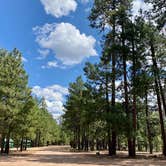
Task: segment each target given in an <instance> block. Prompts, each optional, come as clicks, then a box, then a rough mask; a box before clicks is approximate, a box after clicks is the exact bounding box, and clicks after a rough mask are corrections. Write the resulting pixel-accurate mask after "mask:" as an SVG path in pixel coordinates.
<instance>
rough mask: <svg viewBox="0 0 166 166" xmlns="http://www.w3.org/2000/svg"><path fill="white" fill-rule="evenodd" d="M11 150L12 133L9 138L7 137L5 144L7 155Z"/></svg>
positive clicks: (8, 135)
mask: <svg viewBox="0 0 166 166" xmlns="http://www.w3.org/2000/svg"><path fill="white" fill-rule="evenodd" d="M9 148H10V132H9V133H8V134H7V137H6V144H5V153H6V154H9Z"/></svg>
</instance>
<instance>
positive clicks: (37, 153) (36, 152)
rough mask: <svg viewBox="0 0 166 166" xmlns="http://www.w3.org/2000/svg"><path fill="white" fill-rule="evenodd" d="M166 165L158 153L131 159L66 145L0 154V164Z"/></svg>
mask: <svg viewBox="0 0 166 166" xmlns="http://www.w3.org/2000/svg"><path fill="white" fill-rule="evenodd" d="M79 165H80V166H84V165H89V166H160V165H161V166H166V158H165V157H163V156H162V155H159V154H153V155H149V154H148V153H138V154H137V157H136V158H134V159H132V158H128V157H127V152H118V155H117V157H109V156H107V154H106V152H100V155H96V152H72V151H70V148H69V147H68V146H49V147H42V148H31V149H29V150H28V151H26V152H23V153H20V152H15V151H14V152H11V154H10V155H9V156H0V166H79Z"/></svg>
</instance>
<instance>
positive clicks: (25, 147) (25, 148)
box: [24, 138, 28, 151]
mask: <svg viewBox="0 0 166 166" xmlns="http://www.w3.org/2000/svg"><path fill="white" fill-rule="evenodd" d="M27 141H28V139H27V138H26V139H25V146H24V150H25V151H26V150H27Z"/></svg>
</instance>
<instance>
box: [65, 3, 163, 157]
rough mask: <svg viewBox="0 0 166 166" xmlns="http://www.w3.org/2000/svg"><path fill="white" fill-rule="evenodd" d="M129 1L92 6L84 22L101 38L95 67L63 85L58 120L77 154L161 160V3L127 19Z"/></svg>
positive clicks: (129, 9) (128, 15)
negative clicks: (143, 154)
mask: <svg viewBox="0 0 166 166" xmlns="http://www.w3.org/2000/svg"><path fill="white" fill-rule="evenodd" d="M132 2H133V1H132V0H123V1H121V0H94V3H93V6H92V9H91V13H90V16H89V20H90V25H91V27H92V28H96V29H98V30H99V31H100V32H102V33H103V34H104V35H103V37H102V48H103V49H102V53H101V56H100V61H99V62H98V63H96V64H92V63H89V62H87V63H86V65H85V67H84V79H82V78H81V77H78V78H77V79H76V81H75V82H73V83H71V84H70V85H69V95H68V97H67V101H66V104H65V110H64V111H65V114H64V115H63V126H64V129H65V130H66V131H67V132H68V133H69V136H70V143H71V146H72V147H73V148H77V149H78V150H89V149H90V150H94V149H97V150H99V149H108V152H109V155H116V151H117V149H118V150H123V149H126V150H128V155H129V156H131V157H134V156H135V155H136V151H137V150H138V151H142V150H146V151H147V150H148V149H149V151H150V153H152V152H153V151H154V150H156V151H161V150H162V152H163V155H165V156H166V132H165V131H166V130H165V127H166V126H165V125H166V124H165V115H166V97H165V95H166V93H165V92H166V77H165V76H166V70H165V67H166V49H165V48H166V38H165V31H164V29H165V26H166V25H165V22H166V20H165V18H166V17H165V16H166V15H165V12H166V11H165V3H164V1H156V0H146V1H145V2H146V3H147V4H151V5H152V6H153V8H152V9H151V10H149V11H142V10H140V12H139V15H137V16H135V17H134V16H133V15H132V12H131V11H132Z"/></svg>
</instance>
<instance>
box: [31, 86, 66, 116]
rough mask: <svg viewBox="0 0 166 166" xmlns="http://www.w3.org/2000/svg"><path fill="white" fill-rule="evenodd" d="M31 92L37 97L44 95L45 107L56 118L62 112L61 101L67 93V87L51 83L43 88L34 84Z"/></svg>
mask: <svg viewBox="0 0 166 166" xmlns="http://www.w3.org/2000/svg"><path fill="white" fill-rule="evenodd" d="M32 93H33V94H34V95H36V96H37V97H38V98H41V97H44V98H45V100H46V104H47V108H48V111H49V112H50V113H52V115H53V116H54V117H55V118H56V117H59V116H60V115H62V113H63V109H64V108H63V102H64V100H65V96H66V95H67V94H68V89H67V88H65V87H62V86H60V85H56V84H55V85H52V86H48V87H45V88H42V87H40V86H34V87H33V88H32Z"/></svg>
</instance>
